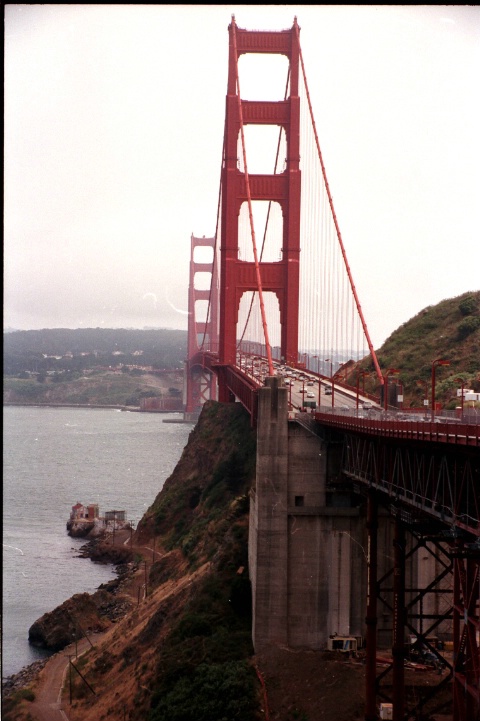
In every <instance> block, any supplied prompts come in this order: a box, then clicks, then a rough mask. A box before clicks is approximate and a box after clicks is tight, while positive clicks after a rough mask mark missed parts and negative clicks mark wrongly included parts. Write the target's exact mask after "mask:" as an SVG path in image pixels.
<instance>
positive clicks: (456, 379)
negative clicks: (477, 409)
mask: <svg viewBox="0 0 480 721" xmlns="http://www.w3.org/2000/svg"><path fill="white" fill-rule="evenodd" d="M455 382H456V383H461V385H462V388H461V390H460V393H461V395H462V401H461V407H462V410H461V414H462V415H461V420H462V421H463V401H464V398H465V393H464V388H465V383H466V381H464V380H463V378H455Z"/></svg>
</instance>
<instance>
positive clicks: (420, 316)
mask: <svg viewBox="0 0 480 721" xmlns="http://www.w3.org/2000/svg"><path fill="white" fill-rule="evenodd" d="M377 358H378V362H379V364H380V368H381V369H382V371H383V372H385V371H386V370H387V369H388V368H396V369H398V370H399V371H400V373H399V374H398V378H399V380H400V381H401V382H402V383H403V390H404V406H405V407H408V406H414V407H420V406H421V405H422V402H423V398H424V393H425V389H426V386H427V388H429V387H430V383H431V376H432V363H433V361H434V360H436V359H444V360H447V361H449V362H450V366H449V367H437V370H436V393H435V396H436V399H437V400H438V401H440V402H442V404H443V405H444V407H446V408H455V406H456V405H458V404H459V399H458V398H457V396H456V390H457V388H460V383H459V382H458V380H457V379H461V380H463V382H464V384H465V387H466V388H471V389H472V390H474V391H475V392H480V291H470V292H468V293H464V294H463V295H460V296H457V297H455V298H450V299H448V300H442V301H441V302H440V303H438V304H437V305H434V306H433V305H432V306H428V307H427V308H424V309H423V310H422V311H420V313H417V315H416V316H414V317H413V318H411V319H410V320H409V321H407V322H406V323H403V325H401V326H400V327H399V328H397V330H396V331H394V332H393V333H392V334H391V336H390V337H389V338H387V340H386V341H385V343H384V344H383V345H382V347H381V348H380V349H379V350H377ZM358 366H359V367H360V368H362V369H366V370H369V371H371V372H372V378H373V363H372V360H371V357H370V356H368V357H367V358H366V359H364V360H363V361H362V362H361V363H359V364H358ZM356 378H357V374H356V373H355V372H354V373H352V375H351V376H350V378H349V382H350V383H351V384H355V383H356ZM368 380H370V379H367V382H366V384H365V387H366V389H368V390H370V391H371V392H376V393H378V383H374V382H373V381H372V380H370V384H369V383H368ZM425 384H426V386H425Z"/></svg>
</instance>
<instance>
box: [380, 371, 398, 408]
mask: <svg viewBox="0 0 480 721" xmlns="http://www.w3.org/2000/svg"><path fill="white" fill-rule="evenodd" d="M397 373H400V371H399V370H398V368H388V370H387V371H386V372H385V375H384V376H383V401H384V403H383V407H384V408H385V412H387V411H388V376H389V375H396V374H397Z"/></svg>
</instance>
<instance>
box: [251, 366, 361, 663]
mask: <svg viewBox="0 0 480 721" xmlns="http://www.w3.org/2000/svg"><path fill="white" fill-rule="evenodd" d="M277 383H278V381H277V379H269V385H268V386H267V387H265V388H262V389H261V390H260V393H259V414H258V418H259V423H258V437H257V477H256V487H255V488H254V489H253V490H252V493H251V503H250V529H249V570H250V578H251V581H252V599H253V629H252V636H253V643H254V646H255V649H256V650H257V651H258V650H260V649H261V648H262V647H265V646H268V645H286V646H290V647H292V648H312V649H321V648H325V647H326V644H327V639H328V636H329V635H330V634H331V633H334V632H337V633H339V634H343V633H351V634H355V635H362V634H363V626H364V617H365V601H364V599H366V587H365V584H366V568H365V552H364V548H365V545H366V538H365V536H366V531H365V523H364V519H363V518H361V517H360V515H359V510H358V509H357V508H352V507H349V505H348V499H347V501H345V498H343V502H342V506H341V507H335V506H330V505H327V503H329V502H330V501H329V499H328V496H327V493H326V479H327V472H328V474H329V477H330V476H331V475H332V474H335V468H336V466H337V465H338V462H339V458H338V456H337V454H336V450H335V449H330V450H329V448H328V447H327V445H326V444H325V443H323V442H322V441H321V439H320V438H318V437H316V436H314V435H312V434H311V433H309V432H308V431H307V430H306V429H304V428H303V427H301V426H300V425H298V424H297V423H295V422H288V420H287V416H288V414H287V389H285V388H283V387H281V386H279V385H277ZM283 410H284V412H283Z"/></svg>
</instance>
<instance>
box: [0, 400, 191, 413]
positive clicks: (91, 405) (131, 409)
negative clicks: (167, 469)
mask: <svg viewBox="0 0 480 721" xmlns="http://www.w3.org/2000/svg"><path fill="white" fill-rule="evenodd" d="M3 405H4V407H5V406H16V407H24V408H92V409H102V408H109V409H111V410H112V409H113V410H118V411H128V412H129V413H183V411H172V410H165V411H164V410H160V409H158V408H156V409H152V410H145V411H142V410H141V408H139V407H138V406H121V405H107V404H105V405H102V404H99V403H17V402H15V401H4V402H3Z"/></svg>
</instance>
